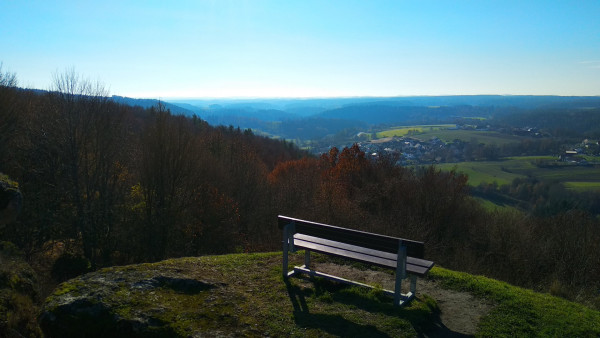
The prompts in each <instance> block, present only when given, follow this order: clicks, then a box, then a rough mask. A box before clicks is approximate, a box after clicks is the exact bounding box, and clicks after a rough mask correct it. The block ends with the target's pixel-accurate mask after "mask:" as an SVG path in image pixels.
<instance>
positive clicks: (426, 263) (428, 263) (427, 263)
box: [294, 234, 434, 270]
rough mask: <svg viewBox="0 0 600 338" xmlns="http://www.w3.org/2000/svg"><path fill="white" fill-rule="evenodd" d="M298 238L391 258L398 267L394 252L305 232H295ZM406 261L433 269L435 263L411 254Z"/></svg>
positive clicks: (295, 236)
mask: <svg viewBox="0 0 600 338" xmlns="http://www.w3.org/2000/svg"><path fill="white" fill-rule="evenodd" d="M298 239H300V240H304V241H308V242H313V243H316V244H322V245H327V246H331V247H336V248H341V249H345V250H349V251H354V252H358V253H363V254H366V255H371V256H375V257H381V258H385V259H389V260H392V261H394V266H393V267H394V268H395V267H396V263H395V262H396V257H398V256H397V254H392V253H389V252H385V251H378V250H373V249H367V248H363V247H360V246H356V245H351V244H347V243H342V242H338V241H332V240H329V239H323V238H319V237H314V236H309V235H305V234H295V235H294V240H298ZM396 250H397V249H396ZM406 262H407V264H411V265H414V266H421V267H424V268H426V269H427V270H429V269H431V268H432V267H433V265H434V263H433V262H432V261H428V260H425V259H420V258H414V257H410V256H407V257H406Z"/></svg>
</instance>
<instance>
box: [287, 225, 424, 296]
mask: <svg viewBox="0 0 600 338" xmlns="http://www.w3.org/2000/svg"><path fill="white" fill-rule="evenodd" d="M278 225H279V228H280V229H281V230H283V278H284V280H287V278H288V277H291V276H293V275H294V274H302V273H303V274H306V275H309V276H317V277H323V278H326V279H329V280H333V281H337V282H341V283H346V284H351V285H359V286H364V287H372V286H370V285H367V284H363V283H360V282H356V281H352V280H348V279H345V278H341V277H337V276H332V275H329V274H325V273H322V272H319V271H316V270H313V269H311V264H310V252H311V251H315V252H319V253H323V254H328V255H333V256H337V257H343V258H347V259H351V260H355V261H359V262H363V263H368V264H373V265H376V266H380V267H384V268H390V269H393V270H395V271H396V283H395V287H394V291H390V290H383V291H384V293H385V294H387V295H390V296H393V297H394V305H395V306H401V305H403V304H405V303H406V302H409V301H410V300H411V299H413V298H414V297H415V294H416V291H417V290H416V289H417V277H422V276H425V275H426V274H427V272H429V270H431V268H432V267H433V265H434V263H433V262H431V261H427V260H424V259H423V257H424V248H425V246H424V244H423V242H417V241H412V240H407V239H402V238H397V237H391V236H384V235H379V234H374V233H370V232H364V231H358V230H352V229H347V228H342V227H336V226H332V225H327V224H321V223H315V222H309V221H305V220H301V219H296V218H291V217H286V216H278ZM296 249H304V250H305V251H304V252H305V254H304V265H302V266H296V267H294V269H293V270H292V271H289V272H288V252H295V251H296ZM408 277H410V292H408V293H406V294H403V293H402V292H401V288H402V280H403V279H406V278H408Z"/></svg>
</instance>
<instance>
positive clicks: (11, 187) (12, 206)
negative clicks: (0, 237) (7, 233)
mask: <svg viewBox="0 0 600 338" xmlns="http://www.w3.org/2000/svg"><path fill="white" fill-rule="evenodd" d="M22 201H23V197H22V195H21V191H19V185H18V184H17V183H16V182H14V181H12V180H11V179H9V178H8V176H6V175H4V174H2V173H0V228H2V226H4V225H5V224H8V223H10V222H13V221H14V220H15V219H16V218H17V215H18V214H19V211H21V205H22Z"/></svg>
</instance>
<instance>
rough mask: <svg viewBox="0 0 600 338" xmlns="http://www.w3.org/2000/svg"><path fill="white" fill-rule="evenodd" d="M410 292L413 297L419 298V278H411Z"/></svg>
mask: <svg viewBox="0 0 600 338" xmlns="http://www.w3.org/2000/svg"><path fill="white" fill-rule="evenodd" d="M410 292H411V293H412V296H413V297H416V296H417V276H414V275H412V276H410Z"/></svg>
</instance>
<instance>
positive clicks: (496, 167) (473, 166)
mask: <svg viewBox="0 0 600 338" xmlns="http://www.w3.org/2000/svg"><path fill="white" fill-rule="evenodd" d="M553 160H554V158H553V157H551V156H521V157H509V158H506V159H504V160H502V161H482V162H460V163H444V164H440V165H438V167H439V168H441V169H444V170H451V169H456V171H458V172H462V173H465V174H467V175H468V176H469V185H471V186H477V185H479V184H481V183H483V182H485V183H493V182H496V183H498V185H503V184H510V183H511V182H512V181H513V180H514V179H515V178H525V177H529V176H531V177H536V178H538V179H540V180H551V181H557V182H562V183H564V184H565V185H566V186H567V187H568V188H570V189H574V190H578V191H583V190H597V189H600V170H599V169H598V168H597V167H595V166H577V165H570V164H563V163H560V162H553ZM543 161H548V162H547V163H550V164H553V165H552V166H545V167H544V166H538V165H537V163H539V162H543Z"/></svg>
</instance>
